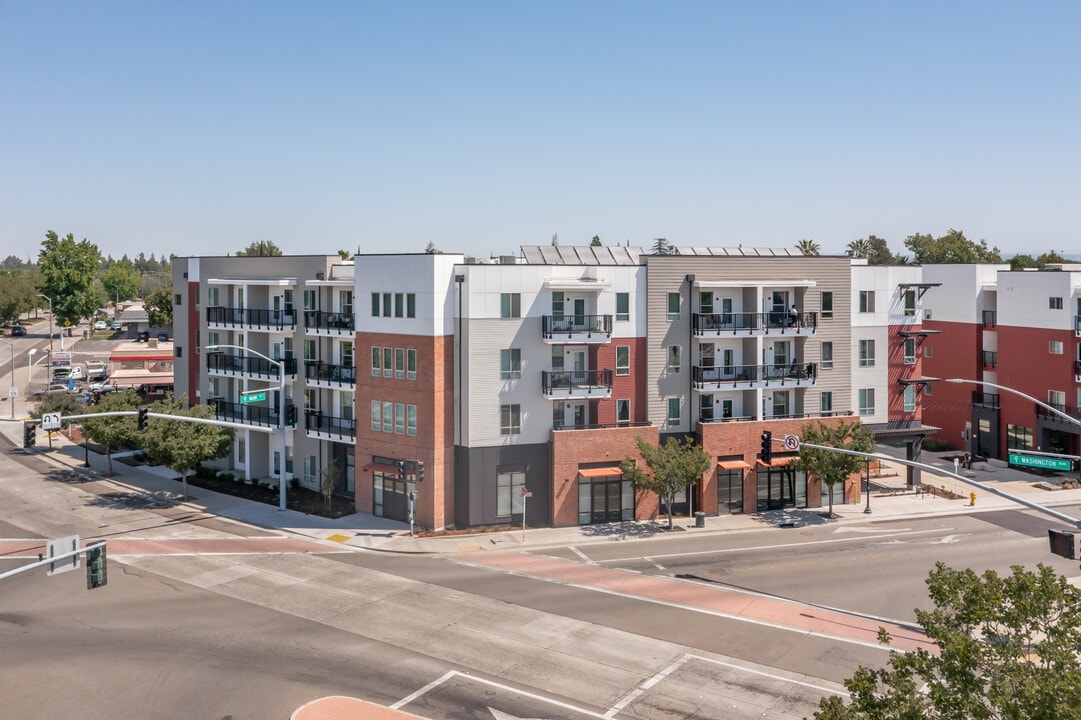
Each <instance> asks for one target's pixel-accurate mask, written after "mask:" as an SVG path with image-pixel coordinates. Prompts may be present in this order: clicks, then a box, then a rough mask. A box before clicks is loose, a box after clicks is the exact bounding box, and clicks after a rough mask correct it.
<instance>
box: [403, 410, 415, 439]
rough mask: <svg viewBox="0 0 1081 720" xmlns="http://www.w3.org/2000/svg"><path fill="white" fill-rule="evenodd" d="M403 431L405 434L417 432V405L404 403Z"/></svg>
mask: <svg viewBox="0 0 1081 720" xmlns="http://www.w3.org/2000/svg"><path fill="white" fill-rule="evenodd" d="M405 433H406V434H407V435H416V434H417V406H416V405H406V406H405Z"/></svg>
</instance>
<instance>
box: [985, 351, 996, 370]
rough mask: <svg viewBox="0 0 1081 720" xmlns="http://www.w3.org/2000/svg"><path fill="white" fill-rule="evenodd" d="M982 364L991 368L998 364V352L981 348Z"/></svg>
mask: <svg viewBox="0 0 1081 720" xmlns="http://www.w3.org/2000/svg"><path fill="white" fill-rule="evenodd" d="M982 352H983V366H984V367H990V368H993V367H995V366H996V365H998V353H997V352H995V351H993V350H983V351H982Z"/></svg>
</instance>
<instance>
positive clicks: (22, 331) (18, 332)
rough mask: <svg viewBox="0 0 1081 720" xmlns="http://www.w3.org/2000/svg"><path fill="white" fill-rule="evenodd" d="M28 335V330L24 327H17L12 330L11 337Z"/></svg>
mask: <svg viewBox="0 0 1081 720" xmlns="http://www.w3.org/2000/svg"><path fill="white" fill-rule="evenodd" d="M25 335H26V328H24V327H23V326H22V325H16V326H15V327H13V328H11V337H24V336H25Z"/></svg>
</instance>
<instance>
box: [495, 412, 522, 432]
mask: <svg viewBox="0 0 1081 720" xmlns="http://www.w3.org/2000/svg"><path fill="white" fill-rule="evenodd" d="M521 432H522V406H521V405H500V406H499V434H500V435H518V434H520V433H521Z"/></svg>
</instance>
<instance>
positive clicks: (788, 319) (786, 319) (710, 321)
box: [691, 312, 818, 335]
mask: <svg viewBox="0 0 1081 720" xmlns="http://www.w3.org/2000/svg"><path fill="white" fill-rule="evenodd" d="M817 327H818V313H815V312H801V313H796V314H795V315H792V314H791V313H788V312H765V313H753V312H733V313H693V314H692V315H691V328H692V331H693V332H694V333H695V334H699V335H700V334H703V333H717V334H720V333H722V332H731V333H733V334H735V333H737V332H739V331H741V330H743V331H750V330H766V331H770V330H780V332H781V334H784V333H785V332H786V331H788V330H796V331H798V330H801V329H809V330H812V331H813V330H815V329H817Z"/></svg>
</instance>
